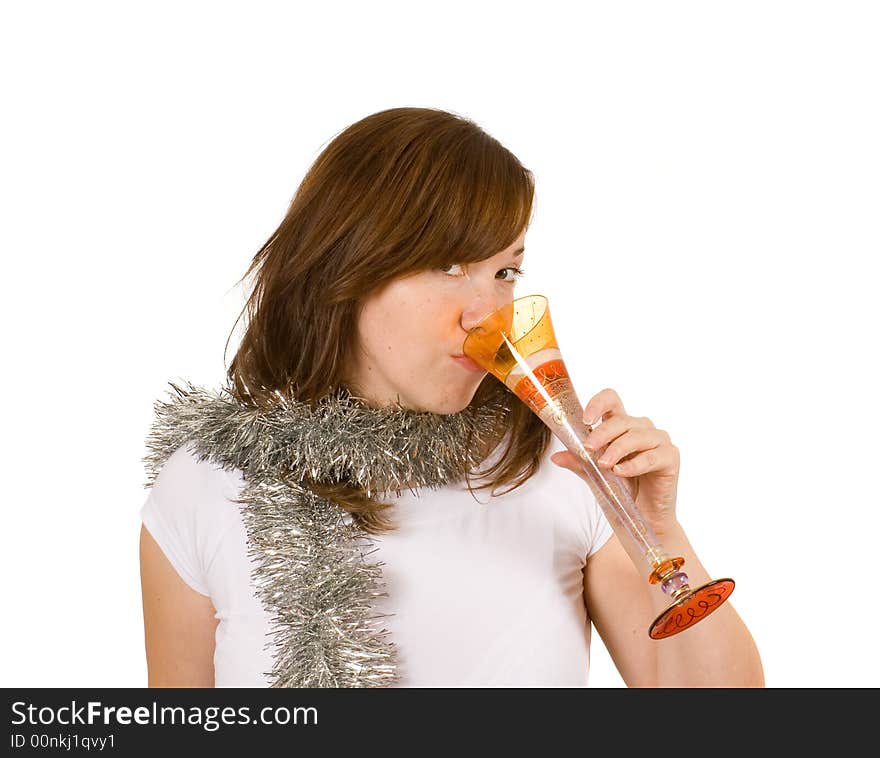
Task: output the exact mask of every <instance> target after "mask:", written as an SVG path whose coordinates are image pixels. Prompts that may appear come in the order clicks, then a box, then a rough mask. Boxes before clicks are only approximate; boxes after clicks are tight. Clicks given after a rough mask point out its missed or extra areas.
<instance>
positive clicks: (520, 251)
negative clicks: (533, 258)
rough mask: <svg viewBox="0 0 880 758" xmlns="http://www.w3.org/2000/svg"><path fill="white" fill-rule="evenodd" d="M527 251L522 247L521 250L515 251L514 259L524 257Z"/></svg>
mask: <svg viewBox="0 0 880 758" xmlns="http://www.w3.org/2000/svg"><path fill="white" fill-rule="evenodd" d="M525 251H526V249H525V248H524V247H521V248H520V249H519V250H514V251H513V257H514V258H518V257H519V256H520V255H522V254H523V253H524V252H525Z"/></svg>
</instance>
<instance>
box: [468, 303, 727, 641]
mask: <svg viewBox="0 0 880 758" xmlns="http://www.w3.org/2000/svg"><path fill="white" fill-rule="evenodd" d="M462 352H463V353H464V354H465V355H466V356H467V357H469V358H470V359H471V360H472V361H474V363H476V364H478V365H479V366H481V367H482V368H484V369H485V370H486V371H488V372H489V373H491V374H492V375H493V376H494V377H495V378H496V379H498V380H499V381H501V382H502V383H503V384H504V385H505V386H506V387H507V388H508V389H509V390H511V391H512V392H513V393H514V394H515V395H516V396H517V397H518V398H519V399H520V400H522V401H523V402H524V403H525V404H526V405H527V406H528V407H529V409H530V410H531V411H532V412H533V413H535V414H536V415H537V416H538V417H539V418H540V419H541V420H542V421H543V422H544V423H545V424H546V425H547V426H548V427H549V428H550V430H551V431H552V432H553V434H554V435H556V437H558V438H559V439H560V440H561V441H562V443H563V444H564V445H565V447H566V448H567V449H568V450H570V451H571V452H572V453H574V454H575V455H576V456H577V457H578V460H579V462H580V464H581V467H582V469H583V471H584V474H585V476H586V479H587V484H588V485H589V487H590V489H591V490H592V492H593V495H594V496H595V497H596V501H597V503H598V504H599V506H600V507H601V508H602V512H603V513H604V514H605V516H606V518H607V519H608V521H609V523H610V524H611V526H612V528H613V529H614V532H615V534H617V536H618V537H619V538H620V539H621V541H623V542H624V543H625V546H627V545H628V547H629V550H628V552H630V554H631V555H633V554H635V555H640V556H642V559H643V560H644V561H645V563H646V564H647V566H646V567H647V569H648V571H649V572H650V573H649V575H648V581H649V582H650V583H651V584H653V585H657V586H658V587H659V589H660V590H661V591H662V592H663V593H665V594H666V595H668V596H669V597H670V599H671V604H670V605H669V606H668V607H667V608H666V609H665V610H664V611H663V612H662V613H661V614H660V615H659V616H657V618H656V619H654V621H653V623H652V624H651V625H650V627H649V628H648V634H649V635H650V637H651V639H655V640H659V639H663V638H665V637H670V636H672V635H673V634H677V633H678V632H681V631H684V630H685V629H688V628H689V627H691V626H693V625H694V624H696V623H697V622H698V621H701V620H702V619H704V618H706V616H708V615H709V614H710V613H712V611H714V610H716V609H717V608H718V607H719V606H721V605H722V604H723V603H724V601H725V600H727V598H728V597H729V596H730V593H731V592H733V588H734V581H733V579H729V578H725V579H715V580H713V581H710V582H707V583H706V584H703V585H701V586H699V587H696V588H691V587H690V585H689V584H688V577H687V574H685V573H684V572H683V571H680V569H681V567H682V566H683V565H684V558H683V557H682V556H672V555H669V554H668V553H667V552H666V551H665V550H664V549H663V546H662V545H661V544H660V541H659V540H658V539H657V536H656V534H655V533H654V531H653V529H652V528H651V526H650V525H649V524H648V523H646V522H645V520H644V519H643V518H642V515H641V513H640V512H639V509H638V507H637V506H636V503H635V501H634V500H633V497H632V495H631V493H630V491H629V489H628V488H627V486H626V485H625V483H624V482H623V481H622V480H621V479H620V478H619V477H617V476H615V475H614V474H612V473H610V472H607V473H605V472H603V471H601V470H600V468H599V466H598V465H597V463H596V461H595V460H594V458H593V456H594V455H595V456H598V451H596V452H595V453H592V454H591V453H590V451H588V450H587V449H586V447H585V445H584V442H585V440H586V438H587V435H588V434H589V432H590V429H588V428H587V425H586V424H585V422H584V421H583V407H582V406H581V403H580V401H579V400H578V397H577V394H576V393H575V389H574V386H573V385H572V382H571V379H570V378H569V375H568V370H567V369H566V367H565V363H564V362H563V360H562V353H561V352H560V350H559V345H558V344H557V342H556V336H555V333H554V331H553V324H552V322H551V320H550V309H549V304H548V302H547V298H546V297H544V296H543V295H528V296H526V297H521V298H517V299H516V300H514V301H513V302H512V303H509V304H507V305H505V306H503V307H502V308H499V309H498V310H496V311H494V312H493V313H490V314H488V315H487V316H485V317H484V318H483V319H482V320H481V321H480V323H479V324H478V325H477V326H475V327H474V328H473V329H471V330H470V332H469V333H468V336H467V337H466V338H465V341H464V345H463V347H462Z"/></svg>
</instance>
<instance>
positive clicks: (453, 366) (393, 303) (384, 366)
mask: <svg viewBox="0 0 880 758" xmlns="http://www.w3.org/2000/svg"><path fill="white" fill-rule="evenodd" d="M525 234H526V232H525V231H523V232H522V234H520V236H519V237H518V238H517V239H516V241H514V243H513V244H512V245H510V247H508V248H507V249H506V250H503V251H501V252H499V253H497V254H496V255H493V256H492V257H491V258H487V259H486V260H483V261H479V262H477V263H467V264H461V265H458V264H456V265H453V266H451V267H449V268H447V269H446V270H441V269H435V270H433V271H422V272H419V273H417V274H413V275H411V276H407V277H403V278H400V279H396V280H394V281H392V282H390V283H389V284H387V285H386V286H385V287H383V288H382V289H380V290H379V291H377V292H375V293H373V294H372V295H371V296H370V297H369V298H367V300H366V301H365V303H364V306H363V309H362V311H361V315H360V319H359V321H358V340H359V350H358V354H357V355H356V356H355V360H354V363H353V365H352V367H351V368H350V370H349V376H348V378H349V379H350V380H351V381H352V382H353V384H354V385H355V388H356V389H357V390H359V393H360V394H362V395H364V396H365V397H366V398H367V399H368V400H369V401H370V402H371V403H372V404H374V405H376V406H385V405H389V404H390V403H393V402H399V403H400V404H401V405H403V406H404V407H405V408H410V409H412V410H416V411H431V412H433V413H442V414H448V413H457V412H458V411H461V410H463V409H464V408H466V407H467V405H468V404H469V403H470V402H471V400H472V399H473V397H474V393H475V392H476V391H477V387H479V385H480V382H482V381H483V378H484V377H485V376H486V372H485V371H484V370H482V369H478V370H476V371H475V370H473V369H470V368H467V367H466V366H464V365H462V363H460V362H459V361H457V360H456V359H455V358H454V357H453V356H456V355H459V356H460V355H461V354H462V351H461V347H462V343H463V342H464V339H465V337H466V336H467V334H468V331H469V330H471V329H473V328H474V326H476V325H477V323H479V321H480V320H481V319H482V318H483V317H484V316H486V315H487V314H489V313H491V312H492V311H494V310H496V309H497V308H500V307H501V306H503V305H506V304H507V303H510V302H511V301H512V300H513V298H514V293H513V290H514V281H515V278H516V276H515V272H517V271H518V270H519V266H520V265H521V263H522V256H523V248H524V244H525Z"/></svg>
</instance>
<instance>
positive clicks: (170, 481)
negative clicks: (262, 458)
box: [149, 442, 244, 528]
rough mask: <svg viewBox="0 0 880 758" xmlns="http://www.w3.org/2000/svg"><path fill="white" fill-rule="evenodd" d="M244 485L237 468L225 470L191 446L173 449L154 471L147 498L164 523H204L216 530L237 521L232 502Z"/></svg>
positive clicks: (235, 504)
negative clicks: (157, 510)
mask: <svg viewBox="0 0 880 758" xmlns="http://www.w3.org/2000/svg"><path fill="white" fill-rule="evenodd" d="M243 483H244V478H243V474H242V472H241V471H240V470H238V469H236V468H225V467H223V466H221V465H220V464H219V463H217V462H215V461H213V460H212V459H210V458H209V457H207V456H205V455H203V454H202V453H200V452H199V450H198V448H197V447H196V446H195V445H194V444H193V443H191V442H187V443H184V444H182V445H180V446H179V447H178V448H177V449H175V450H174V451H173V452H172V453H171V454H170V455H169V456H168V457H167V458H166V459H165V461H164V462H163V463H162V464H161V466H160V467H159V468H158V469H157V471H156V474H155V476H154V478H153V480H152V483H151V484H150V485H149V498H150V499H151V500H153V501H154V503H155V505H156V506H157V507H158V509H159V510H160V511H161V514H162V515H163V516H164V517H165V518H166V519H174V520H176V521H181V520H182V521H191V522H192V525H193V526H196V525H197V523H198V522H202V521H204V522H205V523H209V524H211V525H212V526H214V527H215V528H222V527H224V526H226V525H229V524H231V523H233V522H234V521H235V520H237V519H238V517H239V512H238V506H237V503H235V500H236V499H237V498H238V497H239V494H240V491H241V488H242V486H243Z"/></svg>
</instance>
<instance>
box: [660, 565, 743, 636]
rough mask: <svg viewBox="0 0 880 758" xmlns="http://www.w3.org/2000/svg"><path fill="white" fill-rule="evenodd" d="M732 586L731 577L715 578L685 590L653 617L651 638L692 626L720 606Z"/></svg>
mask: <svg viewBox="0 0 880 758" xmlns="http://www.w3.org/2000/svg"><path fill="white" fill-rule="evenodd" d="M734 586H735V583H734V581H733V579H715V580H713V581H711V582H708V583H706V584H703V585H701V586H700V587H697V588H696V589H694V590H691V591H689V592H686V593H685V594H684V595H682V596H681V597H679V598H677V599H676V600H675V601H674V602H673V603H672V605H670V606H669V607H668V608H667V609H666V610H665V611H663V613H661V614H660V615H659V616H657V618H656V619H654V623H653V624H651V628H650V629H649V630H648V634H649V635H650V636H651V639H652V640H662V639H665V638H666V637H671V636H672V635H673V634H678V633H679V632H683V631H684V630H685V629H688V628H689V627H692V626H693V625H694V624H696V623H697V622H698V621H702V620H703V619H704V618H706V616H708V615H709V614H710V613H712V611H714V610H715V609H716V608H720V607H721V605H723V603H724V601H725V600H727V598H728V597H730V593H731V592H733V588H734Z"/></svg>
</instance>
